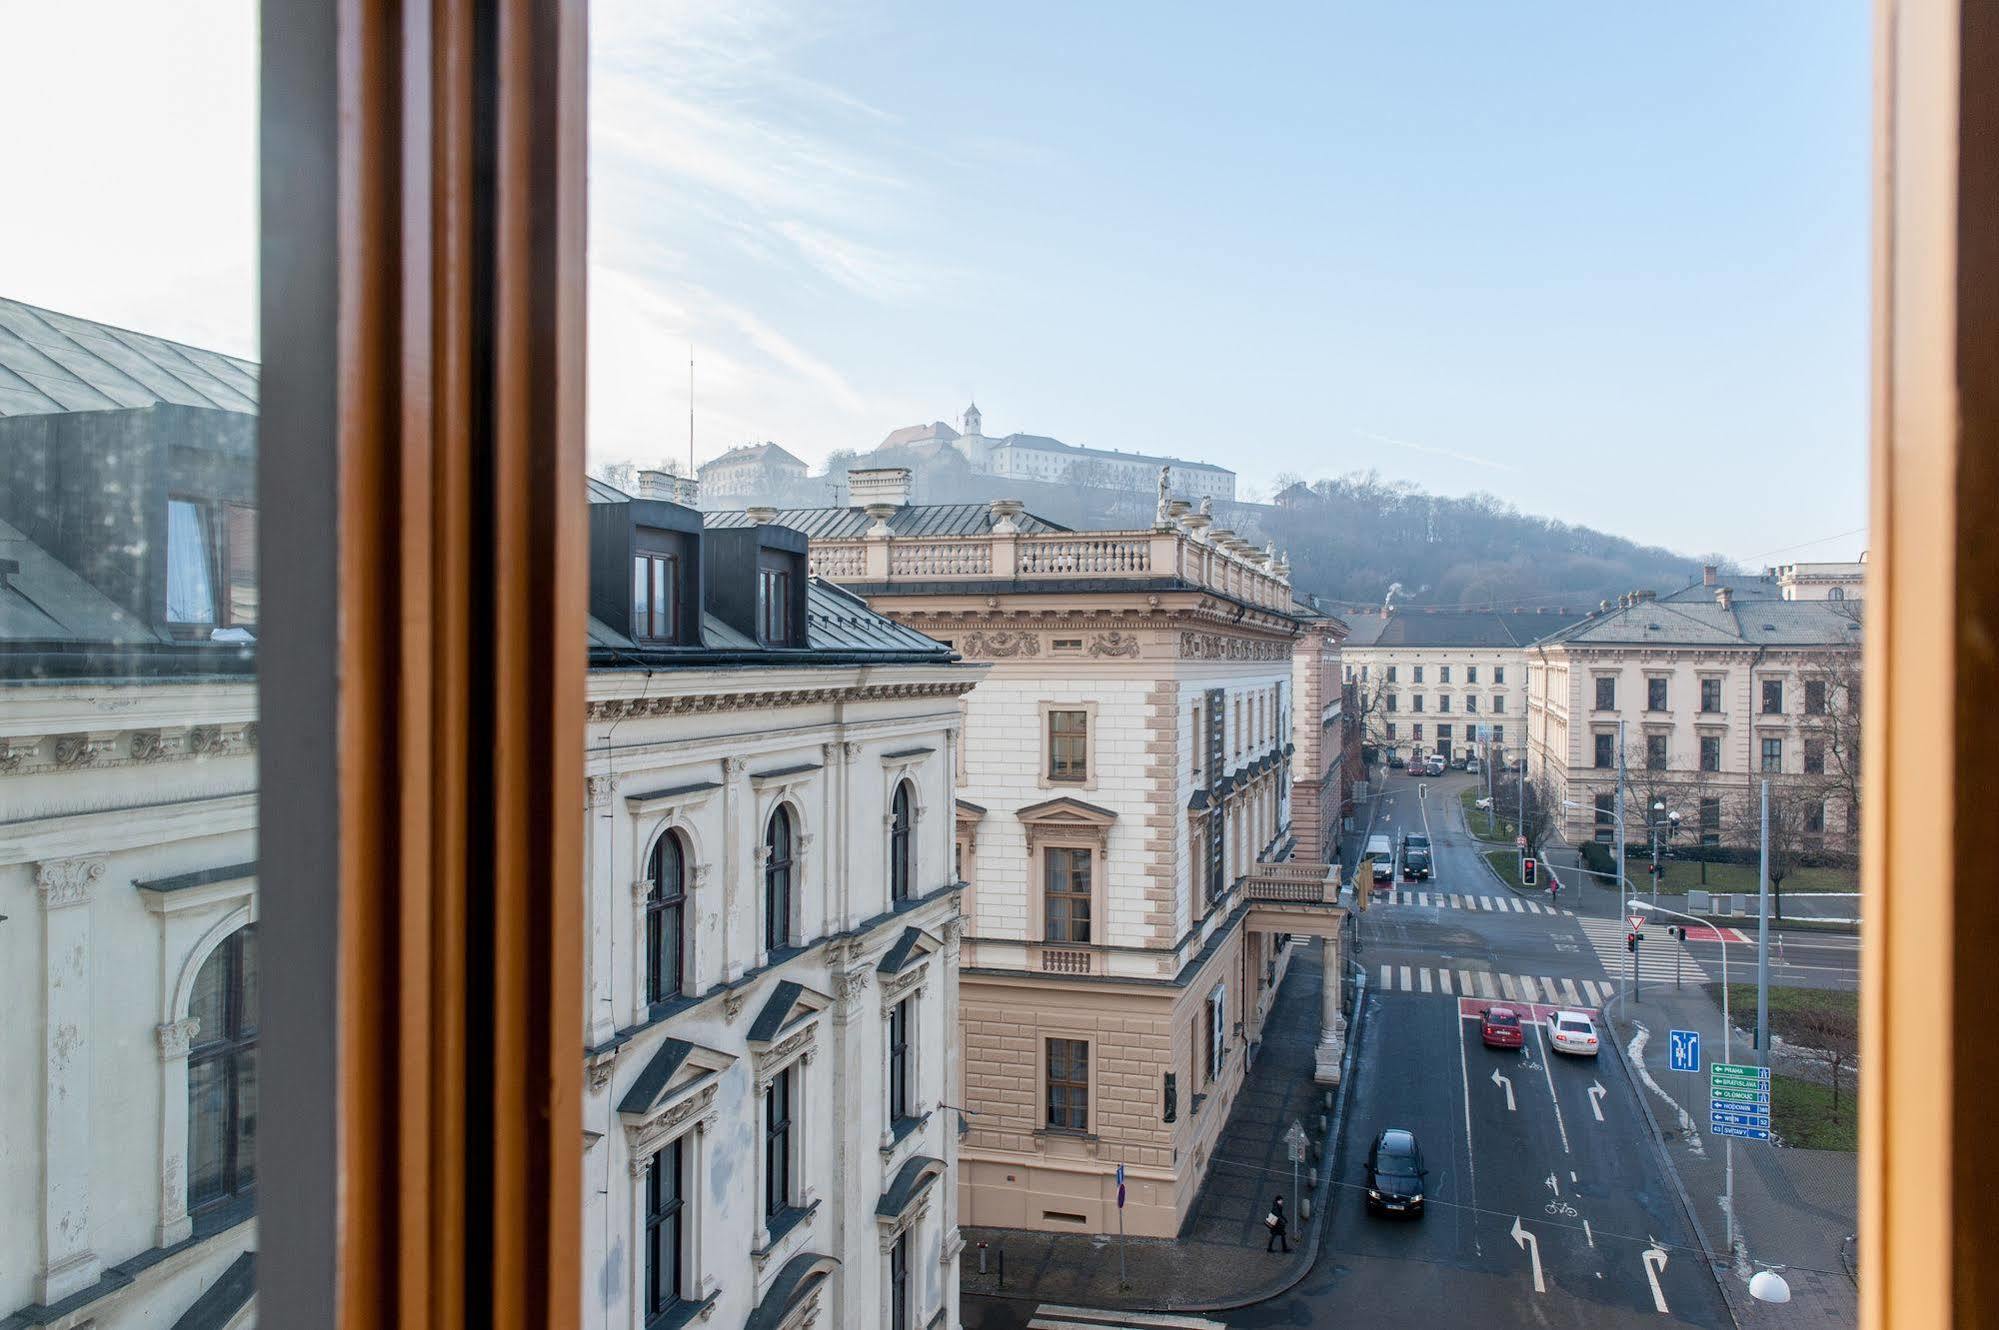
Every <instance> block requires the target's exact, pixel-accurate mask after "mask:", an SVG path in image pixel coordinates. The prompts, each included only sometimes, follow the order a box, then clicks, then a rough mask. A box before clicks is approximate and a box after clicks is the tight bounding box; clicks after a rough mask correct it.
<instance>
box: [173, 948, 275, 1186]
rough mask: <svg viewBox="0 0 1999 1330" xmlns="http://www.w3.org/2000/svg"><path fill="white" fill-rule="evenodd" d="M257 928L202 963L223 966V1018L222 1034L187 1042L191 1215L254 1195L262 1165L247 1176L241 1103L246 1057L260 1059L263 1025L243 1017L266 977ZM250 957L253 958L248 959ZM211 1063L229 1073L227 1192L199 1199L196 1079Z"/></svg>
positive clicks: (251, 1165) (199, 1034) (253, 1165)
mask: <svg viewBox="0 0 1999 1330" xmlns="http://www.w3.org/2000/svg"><path fill="white" fill-rule="evenodd" d="M256 929H257V926H256V925H255V924H254V923H251V924H245V925H243V926H242V927H241V928H238V929H237V930H236V931H235V932H233V933H231V934H230V935H229V936H228V937H226V938H224V939H223V940H222V942H221V944H220V945H218V946H217V947H216V948H215V949H214V950H213V951H211V952H209V953H208V957H207V959H205V960H204V961H202V963H201V969H202V970H205V969H207V968H208V967H209V966H211V965H220V966H222V967H223V971H224V975H225V977H224V981H223V989H222V1006H223V1013H224V1018H223V1021H222V1025H223V1028H222V1029H221V1030H208V1029H200V1030H197V1031H196V1032H195V1035H194V1038H193V1039H192V1040H190V1041H189V1044H188V1050H187V1089H186V1094H187V1096H188V1106H187V1127H188V1142H187V1144H188V1152H187V1213H188V1214H189V1215H200V1214H205V1213H207V1212H208V1211H210V1210H214V1209H216V1208H218V1207H220V1206H224V1205H227V1204H229V1202H230V1201H232V1200H234V1199H236V1198H237V1197H238V1196H244V1195H253V1194H255V1192H256V1189H257V1161H256V1160H255V1159H254V1158H253V1159H251V1160H249V1161H248V1168H247V1176H246V1170H245V1161H244V1160H243V1158H242V1153H243V1140H242V1111H241V1103H240V1101H241V1094H242V1088H243V1083H242V1080H243V1078H242V1073H243V1066H242V1058H243V1055H244V1054H246V1053H247V1054H250V1055H251V1056H252V1057H253V1058H254V1057H255V1055H256V1052H257V1035H258V1033H259V1026H258V1024H257V1023H256V1022H252V1023H250V1024H249V1025H248V1026H247V1028H246V1026H245V1024H244V1015H243V996H244V992H245V990H246V988H248V987H250V986H251V985H254V984H257V983H258V982H259V980H260V978H261V976H257V975H255V974H254V973H253V972H254V970H255V968H256V964H257V962H256V954H255V948H254V947H252V946H251V945H249V944H251V943H254V942H255V940H256V936H257V933H256ZM246 955H247V956H248V959H247V960H246ZM199 983H200V971H199V970H198V971H196V984H197V986H198V985H199ZM189 1014H190V1015H192V1014H193V1013H192V1012H190V1013H189ZM211 1063H220V1064H222V1066H223V1068H224V1071H225V1082H224V1085H223V1109H222V1113H223V1121H222V1124H221V1126H222V1139H223V1159H222V1189H221V1190H220V1191H218V1192H216V1193H215V1194H214V1195H213V1196H209V1197H205V1198H203V1199H202V1200H200V1201H197V1200H196V1199H195V1196H194V1149H193V1141H194V1133H195V1129H196V1124H197V1122H198V1120H199V1115H198V1114H197V1113H196V1111H195V1106H194V1081H195V1073H196V1070H197V1069H198V1068H201V1067H205V1066H208V1065H209V1064H211ZM251 1076H252V1078H253V1079H254V1078H255V1076H256V1072H254V1071H253V1072H252V1073H251Z"/></svg>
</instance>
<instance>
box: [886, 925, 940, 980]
mask: <svg viewBox="0 0 1999 1330" xmlns="http://www.w3.org/2000/svg"><path fill="white" fill-rule="evenodd" d="M942 947H943V943H941V942H939V941H938V940H937V939H936V938H934V937H932V936H930V934H928V933H926V932H924V931H923V930H922V929H920V928H916V927H913V926H912V927H909V928H905V929H903V930H902V936H901V937H899V938H897V939H896V940H895V943H894V945H893V946H891V947H890V948H889V949H888V950H887V951H885V952H883V953H882V958H881V961H880V963H879V964H877V965H876V966H875V969H876V971H877V972H878V973H880V974H883V975H892V974H901V973H903V972H904V971H908V970H915V969H918V968H920V967H921V966H922V964H923V962H924V961H926V960H928V959H929V958H930V957H931V956H933V955H935V954H936V953H937V952H938V951H939V950H940V949H941V948H942Z"/></svg>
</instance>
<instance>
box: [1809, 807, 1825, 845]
mask: <svg viewBox="0 0 1999 1330" xmlns="http://www.w3.org/2000/svg"><path fill="white" fill-rule="evenodd" d="M1805 831H1806V833H1807V834H1809V835H1813V836H1823V835H1824V834H1825V805H1824V804H1823V803H1821V802H1819V801H1818V800H1816V799H1814V800H1812V802H1810V803H1808V804H1806V805H1805Z"/></svg>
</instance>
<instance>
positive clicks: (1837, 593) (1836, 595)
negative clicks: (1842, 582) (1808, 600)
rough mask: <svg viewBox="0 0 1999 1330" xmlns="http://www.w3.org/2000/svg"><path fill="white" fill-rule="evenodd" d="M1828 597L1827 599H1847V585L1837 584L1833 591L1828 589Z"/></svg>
mask: <svg viewBox="0 0 1999 1330" xmlns="http://www.w3.org/2000/svg"><path fill="white" fill-rule="evenodd" d="M1826 599H1827V600H1845V599H1846V588H1845V587H1843V586H1836V587H1834V588H1833V589H1832V590H1831V591H1828V592H1827V593H1826Z"/></svg>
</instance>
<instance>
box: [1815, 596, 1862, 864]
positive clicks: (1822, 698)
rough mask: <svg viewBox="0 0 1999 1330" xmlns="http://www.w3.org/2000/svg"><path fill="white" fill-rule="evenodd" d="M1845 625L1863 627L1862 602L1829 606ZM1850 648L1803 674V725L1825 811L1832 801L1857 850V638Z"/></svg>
mask: <svg viewBox="0 0 1999 1330" xmlns="http://www.w3.org/2000/svg"><path fill="white" fill-rule="evenodd" d="M1827 604H1828V605H1830V606H1831V607H1832V608H1833V609H1834V610H1835V611H1836V612H1837V613H1838V614H1839V616H1840V617H1841V618H1842V619H1843V620H1844V621H1846V622H1847V623H1850V624H1854V625H1858V624H1859V623H1860V621H1861V619H1860V616H1861V606H1862V602H1860V601H1857V600H1840V601H1829V602H1827ZM1852 636H1853V638H1854V639H1855V641H1854V643H1853V645H1852V646H1851V647H1841V648H1836V649H1834V650H1831V651H1827V652H1824V653H1823V654H1821V655H1820V656H1819V657H1818V659H1817V660H1816V661H1814V663H1813V664H1812V665H1811V666H1809V667H1808V668H1806V669H1805V670H1804V671H1803V674H1804V685H1805V715H1804V718H1803V720H1802V722H1801V727H1802V729H1803V730H1804V737H1805V744H1806V752H1807V754H1808V755H1810V756H1811V757H1812V759H1813V761H1814V763H1815V764H1816V765H1818V766H1819V767H1821V768H1822V769H1821V770H1818V771H1813V772H1809V773H1808V775H1809V777H1810V779H1811V781H1812V783H1813V784H1814V785H1816V786H1817V788H1818V793H1819V799H1820V802H1821V804H1822V805H1823V804H1824V803H1825V802H1827V801H1830V802H1832V803H1833V804H1835V805H1836V806H1838V807H1839V808H1840V809H1841V810H1842V811H1843V813H1844V816H1845V819H1846V836H1847V838H1848V841H1849V844H1850V845H1851V846H1853V847H1854V848H1857V842H1856V841H1855V839H1854V838H1856V837H1857V836H1858V834H1859V830H1860V825H1859V818H1860V721H1861V717H1860V698H1861V675H1860V643H1859V640H1858V639H1859V637H1860V634H1859V633H1858V632H1857V631H1855V632H1853V633H1852Z"/></svg>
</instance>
